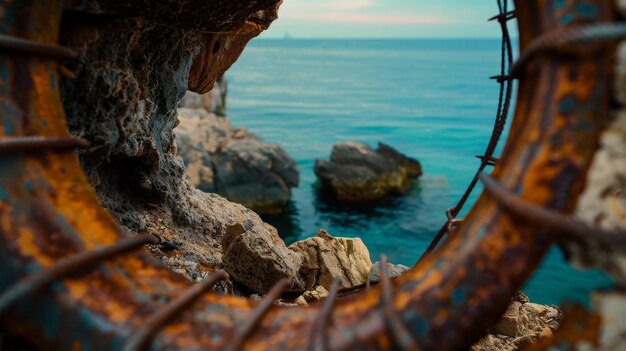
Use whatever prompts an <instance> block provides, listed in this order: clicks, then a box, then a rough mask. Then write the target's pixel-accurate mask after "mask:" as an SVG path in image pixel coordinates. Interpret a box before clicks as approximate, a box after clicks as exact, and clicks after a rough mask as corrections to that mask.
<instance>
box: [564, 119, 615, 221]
mask: <svg viewBox="0 0 626 351" xmlns="http://www.w3.org/2000/svg"><path fill="white" fill-rule="evenodd" d="M615 117H616V118H615V121H614V122H613V123H612V124H611V126H610V127H609V128H607V129H606V130H605V131H604V133H603V134H602V138H601V140H600V149H599V150H598V151H597V152H596V155H595V157H594V160H593V164H592V167H591V169H590V171H589V174H588V179H587V186H586V188H585V191H584V192H583V194H582V195H581V197H580V199H579V202H578V208H577V210H576V215H577V216H578V217H580V218H581V219H583V220H584V221H586V222H587V223H591V224H593V225H594V226H598V227H603V228H611V229H613V230H623V231H626V110H621V111H619V112H618V113H617V114H616V116H615Z"/></svg>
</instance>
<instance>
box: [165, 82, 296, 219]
mask: <svg viewBox="0 0 626 351" xmlns="http://www.w3.org/2000/svg"><path fill="white" fill-rule="evenodd" d="M222 89H223V88H222ZM225 99H226V97H225V92H222V91H221V89H220V86H219V85H216V87H215V88H214V89H213V90H212V91H211V92H210V93H208V94H205V95H198V94H195V93H192V92H188V93H187V94H186V95H185V98H184V99H183V100H182V101H181V103H180V104H179V106H180V107H179V108H178V121H179V125H178V126H177V127H176V129H174V133H175V135H176V148H177V153H178V155H180V156H181V157H182V158H183V160H184V162H185V166H186V171H185V174H186V176H187V179H188V180H189V182H190V183H191V184H192V185H194V186H195V187H196V188H198V189H199V190H202V191H204V192H208V193H216V194H219V195H221V196H224V197H225V198H227V199H228V200H230V201H233V202H236V203H239V204H242V205H244V206H245V207H248V208H250V209H252V210H254V211H255V212H256V213H259V214H262V215H265V214H278V213H281V212H282V210H283V208H284V207H285V205H286V204H287V202H288V201H289V198H290V197H291V188H293V187H297V186H298V184H299V177H300V174H299V171H298V167H297V166H296V163H295V161H294V160H293V159H291V158H290V157H289V156H288V155H287V153H286V152H285V151H284V150H283V149H282V148H281V147H280V146H278V145H276V144H268V143H264V142H263V141H262V140H261V139H260V138H259V137H257V136H256V135H254V134H252V133H250V132H249V131H247V130H245V129H243V128H234V127H232V126H231V125H230V121H229V120H228V117H227V116H225V115H223V113H224V111H225V106H224V103H225Z"/></svg>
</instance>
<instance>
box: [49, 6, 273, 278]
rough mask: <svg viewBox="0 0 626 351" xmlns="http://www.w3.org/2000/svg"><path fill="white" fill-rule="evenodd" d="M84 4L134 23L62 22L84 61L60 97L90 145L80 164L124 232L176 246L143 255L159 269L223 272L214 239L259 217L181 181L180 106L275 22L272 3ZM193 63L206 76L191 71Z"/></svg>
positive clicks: (73, 126) (71, 123) (64, 35)
mask: <svg viewBox="0 0 626 351" xmlns="http://www.w3.org/2000/svg"><path fill="white" fill-rule="evenodd" d="M103 4H106V5H107V6H112V7H114V8H106V7H100V6H101V5H103ZM137 4H139V3H137ZM89 5H96V7H97V8H94V9H92V10H97V11H98V12H103V13H110V14H115V13H119V14H124V15H125V16H126V15H128V17H126V18H133V20H129V21H127V20H122V21H119V22H116V24H115V25H113V26H112V25H111V23H110V22H109V21H93V20H91V19H88V18H87V17H84V16H69V17H71V18H66V19H64V24H65V25H64V26H63V27H64V28H63V29H62V30H61V33H59V36H60V40H61V41H62V42H63V44H64V45H65V46H67V47H68V48H71V49H72V50H76V51H77V52H79V53H80V55H81V60H79V61H75V62H72V64H71V67H70V69H71V70H72V71H73V72H75V73H76V76H77V77H76V79H73V80H61V87H60V91H59V92H60V94H61V98H62V100H63V105H64V110H65V115H66V116H67V126H68V129H69V131H70V133H71V134H73V135H77V136H81V137H83V138H85V139H87V140H89V141H91V143H92V147H91V148H89V149H85V150H82V151H80V153H79V159H80V162H81V166H82V168H83V169H84V170H85V173H86V174H87V176H88V177H89V180H90V181H91V183H92V185H93V187H94V189H95V190H96V192H97V193H98V195H99V196H100V199H101V201H102V204H103V206H105V207H106V208H107V209H108V210H109V212H110V213H111V215H112V216H113V217H114V219H115V220H116V221H117V222H118V223H119V224H120V225H121V226H122V227H123V228H124V229H125V230H127V231H128V232H130V233H150V234H157V235H159V236H160V237H162V238H163V239H164V240H167V241H168V242H171V243H175V245H168V247H169V248H168V249H164V250H161V248H160V247H159V246H157V245H152V246H150V247H149V249H150V251H151V252H153V253H154V254H155V255H156V256H157V257H158V258H159V260H161V261H163V262H165V261H166V260H165V259H166V258H167V259H170V258H171V260H170V261H169V262H171V263H172V268H174V269H177V270H178V271H179V272H181V274H183V275H185V276H187V277H188V278H189V279H194V278H196V279H197V278H198V276H200V277H202V276H205V274H206V273H210V272H212V271H214V270H215V269H216V268H219V267H220V265H221V247H220V239H221V237H222V236H223V235H224V233H225V231H226V228H227V227H228V226H229V225H232V224H234V223H238V222H243V221H245V220H250V221H252V222H253V223H255V228H256V227H257V224H259V225H260V223H261V219H260V218H259V217H258V216H257V215H256V214H255V213H253V212H252V211H250V210H248V209H246V208H244V207H243V206H240V205H237V204H234V203H231V202H228V201H226V200H225V199H224V198H222V197H221V196H218V195H214V194H207V193H203V192H201V191H199V190H197V189H196V188H195V187H194V186H192V185H191V184H189V182H188V181H187V180H186V179H185V166H184V163H183V160H182V159H181V158H180V157H179V156H177V155H176V152H177V150H176V141H175V140H174V139H175V138H174V133H173V129H174V127H175V126H176V125H177V123H178V122H177V118H176V117H177V105H178V102H179V101H180V99H181V98H182V97H183V96H184V94H185V92H186V91H187V90H188V88H189V80H190V78H191V77H193V78H194V80H195V81H196V82H199V85H202V87H207V88H208V87H211V88H212V87H213V81H214V78H219V77H220V76H222V74H223V72H224V71H225V70H226V69H227V68H228V67H229V66H230V65H231V64H232V63H233V62H234V61H235V60H236V58H237V57H238V56H239V54H240V52H241V50H240V49H242V48H243V46H244V45H245V42H246V41H247V40H248V39H250V38H251V37H252V36H254V35H255V34H259V33H260V31H261V30H263V29H264V28H267V25H269V22H271V19H272V18H275V17H274V15H273V14H272V13H275V10H276V7H277V3H276V1H273V0H268V1H264V5H262V6H261V7H259V5H260V3H258V2H256V1H255V2H224V3H217V2H213V1H207V2H203V3H196V4H191V3H185V4H183V3H182V2H173V1H168V2H167V4H165V2H159V3H158V4H157V3H154V5H155V6H156V7H155V6H143V5H140V6H136V7H133V9H130V8H128V7H127V6H125V5H124V4H122V3H121V2H119V1H117V2H116V1H106V2H101V1H96V2H89ZM262 7H267V11H265V10H264V9H262ZM157 8H158V11H157ZM135 10H136V11H135ZM155 11H156V12H155ZM157 12H158V13H160V15H159V16H158V17H159V18H156V17H155V14H156V13H157ZM270 12H272V13H270ZM174 13H175V14H178V15H173V14H174ZM181 14H183V15H182V16H181ZM260 16H262V17H264V18H265V19H266V20H265V21H264V20H259V19H258V17H260ZM140 17H143V18H140ZM250 19H254V22H252V21H250ZM183 22H184V23H183ZM87 33H88V34H87ZM217 43H219V45H216V44H217ZM216 49H219V50H216ZM201 53H204V55H201ZM196 62H200V63H203V64H204V66H206V67H208V68H209V70H196V69H194V68H193V67H194V63H196ZM200 63H198V65H200ZM199 91H200V90H199ZM208 176H209V175H206V177H208ZM173 247H175V249H172V248H173ZM185 257H193V258H195V259H196V261H197V265H195V264H194V265H195V267H191V266H186V265H185V261H186V260H185V259H184V258H185Z"/></svg>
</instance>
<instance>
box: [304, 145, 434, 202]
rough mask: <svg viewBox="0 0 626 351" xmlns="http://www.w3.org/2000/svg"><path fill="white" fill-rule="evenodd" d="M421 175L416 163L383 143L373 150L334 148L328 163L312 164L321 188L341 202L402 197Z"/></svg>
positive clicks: (347, 147)
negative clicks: (392, 196)
mask: <svg viewBox="0 0 626 351" xmlns="http://www.w3.org/2000/svg"><path fill="white" fill-rule="evenodd" d="M421 174H422V167H421V165H420V163H419V162H418V161H417V160H415V159H412V158H409V157H407V156H405V155H403V154H401V153H399V152H398V151H396V150H395V149H393V148H392V147H390V146H388V145H385V144H383V143H379V144H378V148H377V149H376V150H373V149H371V148H370V147H368V146H367V145H365V144H361V143H356V142H345V143H340V144H336V145H335V146H334V147H333V151H332V153H331V156H330V161H323V160H316V161H315V175H317V177H318V178H319V179H320V181H321V183H322V186H323V187H324V188H325V189H328V190H330V192H331V193H332V194H333V195H334V196H335V197H336V198H337V199H338V200H339V201H344V202H359V201H371V200H378V199H381V198H383V197H385V196H386V195H389V194H402V193H404V192H405V191H406V190H407V188H408V187H409V185H410V184H411V181H413V180H414V179H415V178H417V177H419V176H420V175H421Z"/></svg>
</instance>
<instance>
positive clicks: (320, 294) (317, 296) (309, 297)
mask: <svg viewBox="0 0 626 351" xmlns="http://www.w3.org/2000/svg"><path fill="white" fill-rule="evenodd" d="M327 296H328V290H326V289H325V288H324V287H323V286H321V285H318V286H316V287H315V289H313V290H308V291H305V292H304V294H302V297H304V299H305V300H306V301H307V302H313V301H320V300H322V299H324V298H326V297H327Z"/></svg>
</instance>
